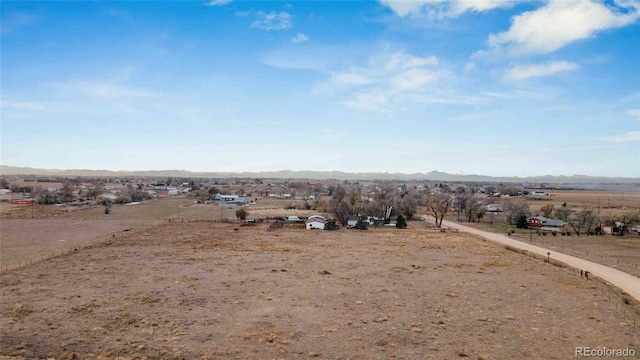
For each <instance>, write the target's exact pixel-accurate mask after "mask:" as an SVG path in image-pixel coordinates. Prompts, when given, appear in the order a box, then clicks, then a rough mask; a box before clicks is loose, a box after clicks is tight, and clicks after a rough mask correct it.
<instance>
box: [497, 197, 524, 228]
mask: <svg viewBox="0 0 640 360" xmlns="http://www.w3.org/2000/svg"><path fill="white" fill-rule="evenodd" d="M502 209H503V213H504V214H505V215H506V217H507V223H508V224H509V225H514V224H515V223H516V220H517V219H518V218H521V217H522V216H525V217H527V216H528V215H529V204H527V202H526V200H524V199H522V198H518V199H509V200H507V201H503V202H502Z"/></svg>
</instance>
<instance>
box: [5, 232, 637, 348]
mask: <svg viewBox="0 0 640 360" xmlns="http://www.w3.org/2000/svg"><path fill="white" fill-rule="evenodd" d="M266 227H267V224H259V225H258V226H254V227H242V228H240V229H239V230H234V229H237V227H235V226H234V225H232V224H202V223H171V224H163V225H159V226H156V227H153V228H150V229H146V230H144V231H139V232H134V233H126V234H125V235H123V236H120V237H117V238H115V239H113V240H111V241H110V242H109V244H108V245H104V246H100V247H94V248H88V249H82V250H80V251H78V252H75V253H72V254H69V255H65V256H62V257H57V258H53V259H50V260H47V261H44V262H40V263H36V264H33V265H29V266H27V267H24V268H21V269H19V270H16V271H10V272H9V273H6V274H4V275H1V276H0V291H2V294H3V296H2V299H1V300H0V328H1V329H2V332H1V335H0V353H1V354H3V355H12V356H25V357H42V358H44V357H63V356H73V354H77V356H79V357H80V358H96V357H98V356H103V357H107V358H115V357H118V356H120V357H123V358H135V357H147V358H203V357H206V358H219V359H227V358H251V359H262V358H307V357H317V358H357V359H370V358H405V359H425V358H434V359H441V358H459V357H469V358H474V359H478V358H485V359H488V358H499V359H504V358H548V359H553V358H556V359H561V358H569V357H573V355H574V348H575V347H576V346H591V347H598V346H606V347H607V348H625V347H634V348H635V349H636V352H637V351H640V348H638V345H639V344H638V340H637V339H638V338H640V332H639V331H638V329H637V328H635V327H634V322H637V324H639V325H640V319H639V318H638V316H637V314H635V313H634V312H633V311H627V312H626V313H625V314H624V315H623V314H622V313H620V311H619V304H613V300H611V298H610V297H607V296H604V295H603V293H602V291H599V289H598V288H597V287H596V286H594V284H593V283H592V282H591V281H587V280H584V279H582V278H580V277H576V276H575V275H573V274H571V273H569V272H567V271H566V269H562V268H558V267H554V266H551V265H548V264H545V263H544V262H542V261H540V260H535V259H532V258H529V257H526V256H523V255H521V254H517V253H514V252H511V251H508V250H506V249H504V248H502V247H499V246H495V245H492V244H490V243H487V242H483V241H480V240H477V239H475V238H473V237H471V236H469V235H465V234H459V233H458V234H451V233H445V234H443V233H439V232H434V231H432V230H428V229H413V230H412V229H407V230H395V229H379V230H369V231H363V232H360V231H347V230H340V231H336V232H328V231H305V230H295V229H280V230H277V231H271V232H268V231H266ZM625 306H629V307H632V306H633V304H627V305H625Z"/></svg>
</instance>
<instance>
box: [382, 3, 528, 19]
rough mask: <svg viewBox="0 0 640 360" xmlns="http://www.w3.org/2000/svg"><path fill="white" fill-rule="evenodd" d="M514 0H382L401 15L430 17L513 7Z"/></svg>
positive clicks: (435, 17)
mask: <svg viewBox="0 0 640 360" xmlns="http://www.w3.org/2000/svg"><path fill="white" fill-rule="evenodd" d="M514 3H515V2H514V1H512V0H410V1H407V0H380V4H382V5H384V6H386V7H388V8H389V9H391V11H393V12H394V13H395V14H396V15H398V16H400V17H424V16H426V17H428V18H431V19H443V18H447V17H457V16H460V15H462V14H464V13H465V12H482V11H488V10H492V9H495V8H504V7H511V6H513V5H514Z"/></svg>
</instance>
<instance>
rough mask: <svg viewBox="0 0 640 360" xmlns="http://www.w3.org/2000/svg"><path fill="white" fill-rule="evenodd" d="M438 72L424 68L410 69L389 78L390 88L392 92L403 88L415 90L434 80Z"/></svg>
mask: <svg viewBox="0 0 640 360" xmlns="http://www.w3.org/2000/svg"><path fill="white" fill-rule="evenodd" d="M439 76H440V73H438V72H437V71H431V70H424V69H410V70H407V71H404V72H401V73H399V74H397V75H394V76H393V77H392V78H391V90H392V91H393V92H397V91H404V90H416V89H420V88H422V87H423V86H425V85H427V84H428V83H430V82H434V81H435V80H437V79H438V77H439Z"/></svg>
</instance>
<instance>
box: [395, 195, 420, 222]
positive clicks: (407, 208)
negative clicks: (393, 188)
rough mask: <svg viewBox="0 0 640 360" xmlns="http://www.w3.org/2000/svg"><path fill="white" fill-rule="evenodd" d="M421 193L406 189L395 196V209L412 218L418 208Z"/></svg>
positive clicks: (400, 213)
mask: <svg viewBox="0 0 640 360" xmlns="http://www.w3.org/2000/svg"><path fill="white" fill-rule="evenodd" d="M418 202H419V195H418V194H415V193H412V192H409V191H406V192H402V193H398V194H396V196H395V201H394V205H393V207H394V209H395V211H396V212H397V213H398V214H399V215H402V216H404V217H405V218H407V219H409V220H411V219H413V216H414V215H415V213H416V211H417V210H418Z"/></svg>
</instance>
